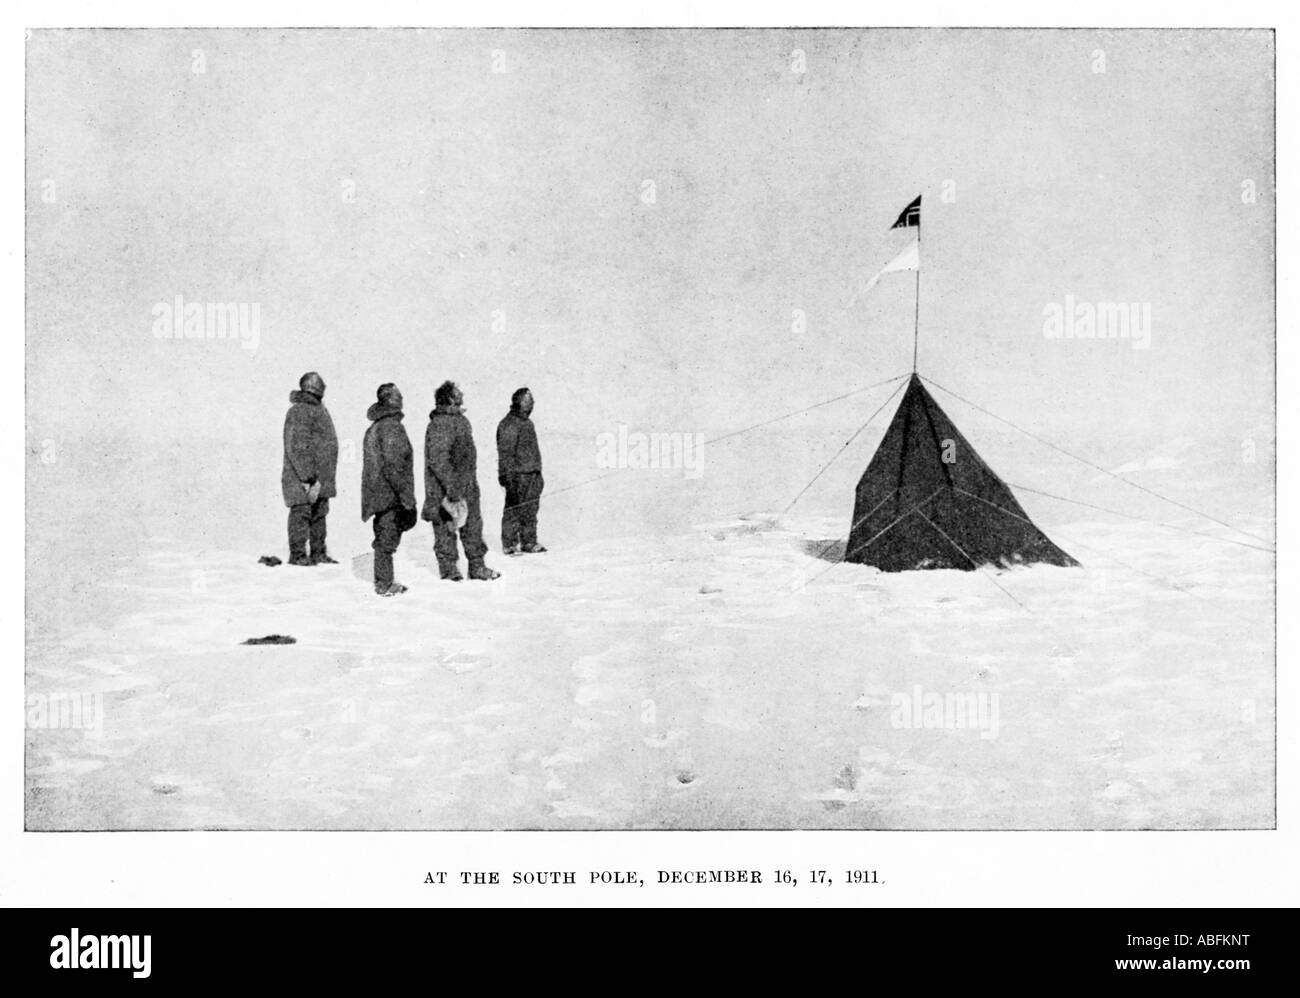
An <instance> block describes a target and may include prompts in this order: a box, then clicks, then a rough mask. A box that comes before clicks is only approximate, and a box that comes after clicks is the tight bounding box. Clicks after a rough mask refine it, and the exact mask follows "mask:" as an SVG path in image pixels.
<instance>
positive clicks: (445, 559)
mask: <svg viewBox="0 0 1300 998" xmlns="http://www.w3.org/2000/svg"><path fill="white" fill-rule="evenodd" d="M465 502H466V504H467V505H468V506H469V516H468V517H467V518H466V520H465V526H463V527H461V528H460V543H461V546H462V547H464V548H465V557H466V558H467V559H469V563H470V566H471V567H472V566H474V565H481V564H483V557H484V555H486V554H487V544H485V543H484V542H483V512H482V510H481V509H480V508H479V496H478V493H477V492H475V493H473V494H472V495H468V496H466V497H465ZM433 553H434V554H435V555H436V556H437V558H438V569H439V571H440V572H442V573H443V574H446V573H447V572H448V571H450V570H451V569H453V568H455V567H456V562H457V560H458V559H459V557H460V555H459V554H458V553H457V550H456V524H455V522H454V521H453V520H452V518H451V514H450V513H448V512H447V511H446V510H445V509H443V508H442V507H441V506H439V507H438V518H437V519H436V520H434V521H433Z"/></svg>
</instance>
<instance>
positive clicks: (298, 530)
mask: <svg viewBox="0 0 1300 998" xmlns="http://www.w3.org/2000/svg"><path fill="white" fill-rule="evenodd" d="M324 398H325V382H324V380H323V379H322V378H321V376H320V375H319V374H317V373H316V372H315V371H309V372H308V373H307V374H304V375H303V376H302V377H301V378H300V379H299V381H298V391H296V392H291V393H290V394H289V401H290V403H291V405H290V407H289V412H288V414H287V415H286V416H285V420H284V470H283V473H282V475H281V483H280V484H281V486H282V489H283V492H284V502H285V505H286V506H288V507H289V564H291V565H320V564H330V565H333V564H337V562H335V560H334V559H333V558H331V557H330V556H329V553H328V550H327V549H326V546H325V517H326V515H327V514H328V513H329V501H330V499H332V498H334V496H335V495H337V489H336V486H335V472H336V470H337V466H338V452H339V448H338V437H337V436H336V435H335V432H334V423H333V420H331V419H330V414H329V411H328V410H327V409H326V408H325V406H324V404H323V400H324ZM434 401H435V403H436V404H435V406H434V408H433V411H432V412H430V413H429V426H428V428H427V429H426V430H425V433H424V507H423V510H422V511H419V512H417V507H416V500H415V467H414V452H413V450H412V448H411V440H410V437H408V436H407V434H406V427H404V426H403V425H402V418H403V415H404V414H403V412H402V393H401V392H400V391H399V390H398V388H397V386H396V385H394V384H392V383H388V384H383V385H380V386H379V390H378V391H377V392H376V401H375V404H374V405H372V406H371V407H370V409H369V410H368V411H367V412H366V418H367V419H369V420H370V426H369V428H368V429H367V430H366V435H365V440H364V443H363V444H362V465H361V519H362V520H363V521H364V520H371V519H373V521H374V523H373V527H374V532H375V540H374V543H373V545H372V547H373V548H374V551H375V592H376V593H378V594H379V595H380V596H395V595H397V594H398V593H404V592H406V587H405V586H404V585H402V584H401V583H400V582H397V581H395V580H394V579H393V554H394V552H396V551H397V546H398V544H399V543H400V542H401V539H402V534H403V533H405V532H406V531H407V530H410V529H411V528H412V527H414V526H415V524H416V521H417V519H419V518H423V519H425V520H428V521H429V522H430V523H432V524H433V550H434V554H435V555H436V556H437V559H438V573H439V575H441V577H442V578H444V579H447V580H450V581H453V582H460V581H462V580H463V579H464V578H465V576H464V575H462V574H461V572H460V568H459V567H458V562H459V552H458V549H457V537H459V539H460V546H461V547H463V548H464V549H465V557H466V559H467V561H468V562H469V577H470V578H471V579H481V580H484V581H490V580H492V579H496V578H500V573H499V572H495V571H493V570H492V569H491V568H488V566H487V564H486V562H485V560H484V559H485V556H486V555H487V544H485V543H484V541H483V516H482V512H481V510H480V508H479V488H478V452H477V450H476V448H475V447H474V433H473V430H472V429H471V427H470V423H469V420H468V419H467V418H466V417H465V413H464V405H465V396H464V395H463V394H462V393H461V390H460V388H459V387H458V386H457V385H456V384H455V383H454V382H452V381H445V382H443V383H442V384H441V385H440V386H439V387H438V390H437V391H436V392H435V393H434ZM532 411H533V395H532V392H530V391H529V390H528V389H527V388H520V389H519V390H518V391H516V392H515V393H514V394H513V395H512V396H511V398H510V411H509V412H508V413H507V414H506V416H505V418H504V419H502V420H501V422H500V424H498V426H497V481H498V483H499V484H500V485H501V487H502V488H504V489H505V490H506V498H505V510H504V511H503V513H502V515H501V544H502V547H503V549H504V550H505V553H506V554H508V555H515V554H539V553H541V552H543V551H545V550H546V548H544V547H542V545H540V544H539V543H537V509H538V506H539V504H540V502H541V496H542V488H543V484H544V483H543V480H542V455H541V451H540V449H539V448H538V446H537V430H536V429H535V428H534V426H533V422H532V419H531V418H530V416H531V413H532Z"/></svg>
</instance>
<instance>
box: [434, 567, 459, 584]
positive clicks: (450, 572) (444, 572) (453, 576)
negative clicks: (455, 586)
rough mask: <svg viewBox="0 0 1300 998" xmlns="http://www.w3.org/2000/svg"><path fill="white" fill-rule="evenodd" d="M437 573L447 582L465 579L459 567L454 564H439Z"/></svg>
mask: <svg viewBox="0 0 1300 998" xmlns="http://www.w3.org/2000/svg"><path fill="white" fill-rule="evenodd" d="M438 575H439V576H441V577H442V578H443V579H445V580H446V581H447V582H464V581H465V576H463V575H461V574H460V569H459V568H457V567H456V566H455V565H448V566H447V567H446V568H444V567H443V566H441V565H439V566H438Z"/></svg>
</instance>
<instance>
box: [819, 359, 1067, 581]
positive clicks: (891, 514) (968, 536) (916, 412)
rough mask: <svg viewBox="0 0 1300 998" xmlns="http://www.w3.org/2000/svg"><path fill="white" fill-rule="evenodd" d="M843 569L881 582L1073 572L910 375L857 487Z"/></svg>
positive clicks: (919, 381) (937, 405) (916, 379)
mask: <svg viewBox="0 0 1300 998" xmlns="http://www.w3.org/2000/svg"><path fill="white" fill-rule="evenodd" d="M844 560H845V561H852V562H858V563H860V564H864V565H875V566H876V567H877V568H879V569H881V570H882V571H886V572H904V571H908V570H911V569H918V568H921V569H924V568H956V569H963V570H967V571H970V570H973V569H976V568H979V567H980V566H982V565H1000V566H1006V565H1014V564H1030V563H1034V562H1045V563H1047V564H1049V565H1077V564H1078V562H1076V561H1075V560H1074V559H1073V558H1071V557H1070V556H1069V555H1068V554H1066V553H1065V552H1064V551H1062V550H1061V549H1060V548H1059V547H1057V546H1056V545H1055V544H1053V543H1052V542H1051V541H1050V540H1049V539H1048V538H1047V536H1046V535H1045V534H1044V533H1043V532H1042V531H1041V530H1039V529H1038V528H1037V527H1036V526H1034V524H1033V523H1032V522H1030V519H1029V516H1028V514H1026V513H1025V511H1024V510H1023V509H1021V508H1020V504H1019V503H1018V502H1016V497H1015V496H1014V495H1012V494H1011V490H1010V489H1009V488H1008V487H1007V485H1006V483H1005V482H1003V481H1002V479H1000V478H998V476H997V475H996V474H994V472H993V470H992V469H991V468H990V467H989V466H988V465H987V464H985V463H984V461H983V460H982V459H981V458H980V456H979V454H977V453H976V452H975V448H973V447H972V446H971V445H970V444H969V443H967V442H966V438H965V437H963V436H962V435H961V433H959V432H958V430H957V427H955V426H954V425H953V423H952V420H950V419H949V418H948V416H947V414H945V413H944V411H943V410H942V409H940V408H939V404H938V403H937V402H935V400H934V397H933V396H932V395H931V394H930V393H929V392H928V391H926V388H925V386H924V385H923V384H921V379H920V378H919V377H917V375H916V374H915V373H914V374H913V375H912V379H911V381H910V382H908V385H907V391H906V393H904V395H903V401H902V402H901V403H899V406H898V411H897V412H895V413H894V419H893V422H892V423H890V424H889V429H888V430H886V431H885V436H884V438H883V439H882V440H881V441H880V446H879V447H878V448H877V449H876V453H875V456H874V457H872V459H871V463H870V464H869V465H867V470H866V471H865V472H863V475H862V478H861V480H860V481H859V482H858V489H857V500H856V502H855V503H854V506H853V526H852V527H851V529H850V531H849V541H848V545H847V547H846V548H845V553H844Z"/></svg>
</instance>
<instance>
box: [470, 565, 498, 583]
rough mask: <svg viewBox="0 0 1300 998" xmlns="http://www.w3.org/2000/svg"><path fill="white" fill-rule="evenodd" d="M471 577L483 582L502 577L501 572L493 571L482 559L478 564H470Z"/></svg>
mask: <svg viewBox="0 0 1300 998" xmlns="http://www.w3.org/2000/svg"><path fill="white" fill-rule="evenodd" d="M469 577H470V578H471V579H478V580H479V581H481V582H491V581H492V580H493V579H499V578H501V573H500V572H494V571H492V569H490V568H488V567H487V566H486V565H485V564H483V563H482V562H481V561H480V562H479V563H478V564H477V565H470V567H469Z"/></svg>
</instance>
